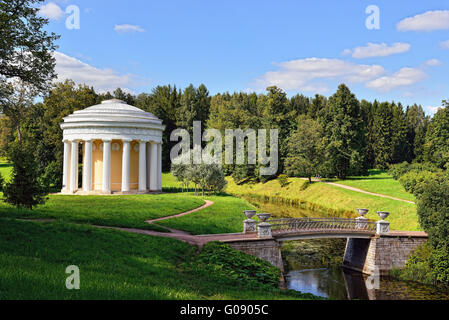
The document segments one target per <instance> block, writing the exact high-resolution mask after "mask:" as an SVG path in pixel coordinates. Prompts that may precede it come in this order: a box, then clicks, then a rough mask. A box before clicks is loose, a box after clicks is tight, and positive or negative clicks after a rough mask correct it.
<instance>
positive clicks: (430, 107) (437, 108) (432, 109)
mask: <svg viewBox="0 0 449 320" xmlns="http://www.w3.org/2000/svg"><path fill="white" fill-rule="evenodd" d="M443 108H444V107H443V106H436V107H434V106H427V107H425V108H424V109H425V110H427V111H429V113H430V114H435V113H437V111H438V110H440V109H443Z"/></svg>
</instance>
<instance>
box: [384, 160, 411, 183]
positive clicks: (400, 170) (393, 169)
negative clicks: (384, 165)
mask: <svg viewBox="0 0 449 320" xmlns="http://www.w3.org/2000/svg"><path fill="white" fill-rule="evenodd" d="M409 168H410V164H409V163H408V162H407V161H404V162H402V163H398V164H393V165H390V168H389V170H388V173H389V174H391V175H392V176H393V179H395V180H398V179H399V178H400V177H401V176H403V175H404V174H406V173H407V172H409V170H410V169H409Z"/></svg>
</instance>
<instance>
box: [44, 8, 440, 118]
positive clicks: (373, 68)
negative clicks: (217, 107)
mask: <svg viewBox="0 0 449 320" xmlns="http://www.w3.org/2000/svg"><path fill="white" fill-rule="evenodd" d="M70 5H75V6H76V7H77V8H79V12H80V15H79V17H80V20H79V21H80V24H79V29H68V28H67V27H66V19H67V18H68V17H69V16H70V14H67V13H65V10H66V8H67V7H68V6H70ZM369 5H375V6H377V7H378V8H379V27H380V29H368V28H367V27H366V24H365V22H366V20H367V18H369V16H370V14H367V13H366V12H365V11H366V8H367V7H368V6H369ZM41 14H42V15H44V16H46V17H48V18H49V19H50V24H49V26H48V27H47V28H48V30H51V31H53V32H55V33H57V34H60V35H61V39H60V40H58V42H57V44H58V45H59V48H58V49H57V52H56V54H55V55H56V59H57V72H58V74H59V76H60V79H64V78H72V79H74V80H75V81H76V82H79V83H87V84H88V85H92V86H94V87H95V88H96V89H97V90H98V91H104V90H113V89H114V88H116V87H122V88H126V89H128V90H130V91H131V92H133V93H136V94H138V93H140V92H148V91H150V90H151V88H153V87H155V86H156V85H164V84H175V85H177V86H178V87H181V88H184V87H186V86H187V85H189V84H190V83H193V84H194V85H199V84H201V83H204V84H205V85H206V86H207V87H208V89H209V91H210V92H211V94H215V93H218V92H225V91H229V92H233V91H249V92H251V91H256V92H263V91H264V89H265V88H266V87H267V86H269V85H278V86H279V87H281V88H283V89H284V90H285V91H286V92H287V93H288V94H289V95H293V94H296V93H303V94H305V95H308V96H312V95H314V94H315V93H321V94H324V95H326V96H329V95H331V94H333V93H334V92H335V90H336V88H337V86H338V84H339V83H341V82H344V83H346V84H347V85H348V86H349V87H350V89H351V90H352V91H353V92H354V93H355V94H356V95H357V97H358V98H359V99H368V100H373V99H378V100H388V101H391V100H394V101H401V102H402V103H404V104H412V103H418V104H421V105H423V107H425V108H426V111H427V112H428V113H429V114H432V113H434V112H435V111H436V108H437V107H438V106H440V105H441V100H443V99H448V98H449V82H448V78H449V77H448V74H449V2H448V1H446V0H444V1H443V0H438V1H437V0H427V1H399V0H396V1H393V0H390V1H380V0H371V1H361V0H341V1H331V0H326V1H324V0H315V1H299V0H297V1H282V0H280V1H261V0H258V1H252V0H251V1H250V0H247V1H243V0H241V1H234V0H227V1H210V0H209V1H193V0H192V1H175V0H174V1H170V2H168V1H144V0H140V1H138V0H129V1H114V0H108V1H105V0H96V1H85V0H79V1H76V0H54V1H47V2H44V7H43V8H42V9H41Z"/></svg>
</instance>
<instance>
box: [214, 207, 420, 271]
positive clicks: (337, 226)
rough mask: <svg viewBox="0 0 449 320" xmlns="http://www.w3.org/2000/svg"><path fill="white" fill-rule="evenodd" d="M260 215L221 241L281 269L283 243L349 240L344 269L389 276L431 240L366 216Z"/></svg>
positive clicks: (245, 222)
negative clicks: (296, 216)
mask: <svg viewBox="0 0 449 320" xmlns="http://www.w3.org/2000/svg"><path fill="white" fill-rule="evenodd" d="M258 216H259V218H260V220H261V222H257V221H255V220H252V219H250V218H249V219H247V220H245V221H244V223H243V229H244V232H243V234H235V235H234V236H232V235H229V237H227V238H226V239H222V240H221V241H222V242H226V243H228V244H229V245H230V246H231V247H233V248H234V249H237V250H240V251H243V252H245V253H248V254H251V255H254V256H257V257H259V258H261V259H263V260H266V261H268V262H270V263H271V264H273V265H274V266H276V267H278V268H280V269H281V270H283V262H282V256H281V250H280V247H281V245H282V242H283V241H290V240H306V239H317V238H346V239H347V243H346V250H345V255H344V258H343V262H342V263H343V266H344V267H346V268H349V269H352V270H356V271H359V272H363V273H365V274H369V275H387V274H388V273H389V272H390V271H391V270H392V269H393V268H399V269H400V268H403V267H404V265H405V263H406V262H407V259H408V258H409V256H410V255H411V254H412V253H413V251H414V250H415V248H416V247H417V246H419V245H421V244H423V243H424V242H426V241H427V238H428V237H427V234H426V233H424V232H416V231H413V232H407V231H390V228H389V222H388V221H385V220H384V219H382V220H380V221H377V222H374V221H369V220H368V219H366V218H364V217H363V216H362V217H359V218H356V219H343V218H301V219H271V220H268V218H269V214H259V215H258Z"/></svg>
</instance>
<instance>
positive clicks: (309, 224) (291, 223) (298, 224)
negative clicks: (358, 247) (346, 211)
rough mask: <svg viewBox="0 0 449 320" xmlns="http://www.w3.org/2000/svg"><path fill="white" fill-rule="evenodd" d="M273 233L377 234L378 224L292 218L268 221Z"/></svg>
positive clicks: (358, 221) (334, 219) (336, 219)
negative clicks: (328, 232) (344, 232)
mask: <svg viewBox="0 0 449 320" xmlns="http://www.w3.org/2000/svg"><path fill="white" fill-rule="evenodd" d="M268 222H269V224H270V225H271V231H272V232H273V233H278V232H289V231H296V230H355V231H372V232H376V222H373V221H368V219H366V220H364V221H360V220H357V219H345V218H290V219H272V220H268Z"/></svg>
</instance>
